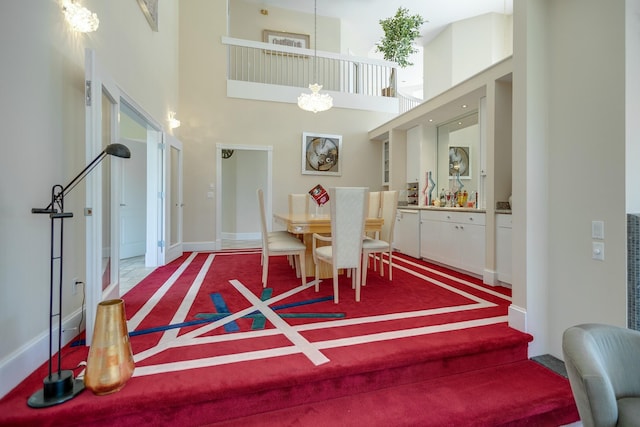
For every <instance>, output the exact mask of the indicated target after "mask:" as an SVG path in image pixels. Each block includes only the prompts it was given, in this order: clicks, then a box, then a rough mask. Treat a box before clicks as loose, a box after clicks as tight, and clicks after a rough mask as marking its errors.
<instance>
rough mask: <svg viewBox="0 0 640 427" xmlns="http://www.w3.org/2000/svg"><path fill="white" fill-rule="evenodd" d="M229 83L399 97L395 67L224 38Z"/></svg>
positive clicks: (353, 58)
mask: <svg viewBox="0 0 640 427" xmlns="http://www.w3.org/2000/svg"><path fill="white" fill-rule="evenodd" d="M222 43H223V44H225V45H227V54H228V61H227V64H228V65H227V79H228V80H236V81H244V82H253V83H263V84H273V85H281V86H293V87H298V88H307V87H308V86H309V84H310V83H316V82H317V83H319V84H321V85H322V86H323V89H324V90H328V91H335V92H342V93H347V94H358V95H367V96H392V95H393V94H395V93H396V90H395V87H393V88H390V84H393V82H392V79H391V75H392V73H393V70H394V65H395V64H394V63H392V62H387V61H382V60H376V59H369V58H358V57H353V56H346V55H340V54H336V53H332V52H321V51H318V52H317V57H315V56H314V51H313V50H311V49H300V48H295V47H289V46H282V45H273V44H269V43H262V42H256V41H252V40H241V39H235V38H230V37H224V38H223V40H222Z"/></svg>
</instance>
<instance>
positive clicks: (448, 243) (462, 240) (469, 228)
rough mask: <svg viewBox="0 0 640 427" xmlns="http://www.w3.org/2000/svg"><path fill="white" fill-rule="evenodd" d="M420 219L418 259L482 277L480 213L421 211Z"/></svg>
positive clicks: (481, 220)
mask: <svg viewBox="0 0 640 427" xmlns="http://www.w3.org/2000/svg"><path fill="white" fill-rule="evenodd" d="M420 215H421V217H420V256H421V257H422V258H425V259H428V260H432V261H436V262H438V263H441V264H446V265H449V266H451V267H455V268H457V269H460V270H464V271H468V272H471V273H475V274H478V275H482V274H483V273H484V263H485V253H484V252H485V236H484V233H485V214H484V213H476V212H453V211H433V210H423V211H421V214H420Z"/></svg>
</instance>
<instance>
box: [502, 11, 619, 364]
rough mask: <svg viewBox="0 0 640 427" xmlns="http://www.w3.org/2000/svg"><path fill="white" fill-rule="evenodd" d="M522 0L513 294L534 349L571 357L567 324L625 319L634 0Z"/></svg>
mask: <svg viewBox="0 0 640 427" xmlns="http://www.w3.org/2000/svg"><path fill="white" fill-rule="evenodd" d="M514 7H515V12H514V15H515V17H516V20H515V22H514V29H515V32H514V78H513V81H514V135H513V156H514V168H513V178H514V195H513V199H514V205H515V206H514V211H513V212H514V215H513V236H514V277H513V279H514V283H513V301H514V306H515V307H520V308H522V307H525V308H526V312H527V321H528V324H527V330H528V331H529V332H531V333H532V334H533V335H534V337H535V340H534V342H533V343H532V345H531V347H530V355H536V354H541V353H550V354H552V355H554V356H556V357H560V358H562V350H561V339H562V332H563V331H564V330H565V329H566V328H567V327H569V326H571V325H574V324H577V323H583V322H603V323H610V324H616V325H620V326H625V325H626V251H625V248H626V222H625V221H626V220H625V170H624V160H623V159H624V157H625V145H626V141H625V117H624V116H625V114H624V111H625V57H624V56H625V51H624V48H623V46H624V41H625V15H624V12H625V2H624V1H613V2H601V1H599V0H565V1H562V2H557V1H553V0H531V1H527V2H516V3H515V5H514ZM593 220H602V221H604V223H605V240H604V243H605V260H604V261H596V260H592V258H591V242H592V239H591V222H592V221H593Z"/></svg>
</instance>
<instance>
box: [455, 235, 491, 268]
mask: <svg viewBox="0 0 640 427" xmlns="http://www.w3.org/2000/svg"><path fill="white" fill-rule="evenodd" d="M456 226H458V227H459V229H458V230H459V231H460V232H459V235H460V236H461V238H460V239H459V240H458V244H459V255H460V257H459V260H460V265H459V267H460V268H462V269H463V270H467V271H470V272H472V273H476V274H482V273H483V272H484V250H485V237H484V231H485V227H484V226H483V225H472V224H456Z"/></svg>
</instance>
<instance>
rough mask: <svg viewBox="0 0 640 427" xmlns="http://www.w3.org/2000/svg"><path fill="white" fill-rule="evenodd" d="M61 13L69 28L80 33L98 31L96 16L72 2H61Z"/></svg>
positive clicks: (69, 0)
mask: <svg viewBox="0 0 640 427" xmlns="http://www.w3.org/2000/svg"><path fill="white" fill-rule="evenodd" d="M62 12H64V17H65V18H66V20H67V22H68V23H69V25H71V28H73V30H74V31H78V32H81V33H90V32H92V31H95V30H97V29H98V25H100V20H99V19H98V15H96V14H95V13H93V12H91V11H90V10H89V9H87V8H85V7H82V6H80V5H79V4H77V3H76V2H75V1H74V0H62Z"/></svg>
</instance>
